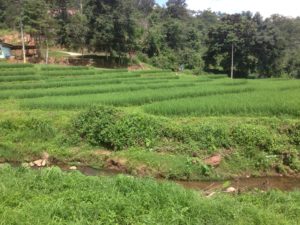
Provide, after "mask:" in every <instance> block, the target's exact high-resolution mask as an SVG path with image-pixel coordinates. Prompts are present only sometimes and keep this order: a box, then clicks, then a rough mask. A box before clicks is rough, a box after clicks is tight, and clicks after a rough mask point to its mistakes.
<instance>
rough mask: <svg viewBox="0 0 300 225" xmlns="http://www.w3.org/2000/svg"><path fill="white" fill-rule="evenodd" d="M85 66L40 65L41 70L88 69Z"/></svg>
mask: <svg viewBox="0 0 300 225" xmlns="http://www.w3.org/2000/svg"><path fill="white" fill-rule="evenodd" d="M88 69H90V68H89V67H87V66H53V65H48V66H47V65H43V66H42V67H41V70H42V71H61V70H88Z"/></svg>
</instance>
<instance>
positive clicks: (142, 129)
mask: <svg viewBox="0 0 300 225" xmlns="http://www.w3.org/2000/svg"><path fill="white" fill-rule="evenodd" d="M112 130H113V135H112V137H111V138H112V139H111V142H112V143H113V145H114V147H115V148H116V149H122V148H126V147H131V146H145V147H150V146H152V145H153V143H154V141H155V140H156V139H157V138H158V137H159V134H160V124H159V122H158V121H157V120H155V119H154V118H153V117H150V116H145V115H139V114H133V115H124V116H123V117H122V118H121V119H120V120H119V121H118V122H117V123H116V124H115V126H114V127H113V129H112Z"/></svg>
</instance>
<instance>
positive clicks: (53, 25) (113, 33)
mask: <svg viewBox="0 0 300 225" xmlns="http://www.w3.org/2000/svg"><path fill="white" fill-rule="evenodd" d="M52 18H53V19H52ZM20 19H21V20H22V21H23V23H24V27H25V30H26V31H27V32H29V33H31V34H32V35H33V36H34V37H35V38H36V39H37V40H40V42H41V44H42V41H43V40H47V41H51V42H52V43H54V44H56V45H58V46H61V47H66V48H70V49H74V50H81V51H83V50H86V51H89V52H93V53H105V54H106V55H107V56H108V57H109V56H118V57H121V56H122V57H127V56H129V57H132V56H137V57H138V58H139V59H140V60H142V61H144V62H147V63H151V64H153V65H155V66H158V67H161V68H168V69H174V70H177V69H178V68H180V67H181V68H182V66H184V67H185V68H186V69H191V70H194V71H203V70H208V71H220V72H225V73H229V72H230V68H231V57H232V52H231V51H232V48H234V75H235V77H246V76H248V75H250V74H257V75H260V76H264V77H266V76H267V77H270V76H280V75H284V74H286V75H290V76H294V77H299V74H300V69H299V64H300V62H299V55H300V18H286V17H283V16H280V15H273V16H271V17H269V18H266V19H264V18H263V17H262V16H261V15H259V14H252V13H251V12H243V13H240V14H234V15H228V14H223V13H215V12H212V11H210V10H206V11H199V12H195V11H191V10H188V9H187V4H186V1H185V0H168V1H167V3H166V6H164V7H161V6H159V5H157V4H156V3H155V0H12V1H5V0H0V28H5V29H16V30H18V29H19V23H20Z"/></svg>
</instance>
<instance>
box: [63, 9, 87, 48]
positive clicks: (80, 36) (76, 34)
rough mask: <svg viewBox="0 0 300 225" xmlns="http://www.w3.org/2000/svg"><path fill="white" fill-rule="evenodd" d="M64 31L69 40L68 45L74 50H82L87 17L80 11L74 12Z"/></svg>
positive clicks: (84, 42) (84, 41)
mask: <svg viewBox="0 0 300 225" xmlns="http://www.w3.org/2000/svg"><path fill="white" fill-rule="evenodd" d="M66 32H67V35H68V39H69V40H70V44H69V46H70V47H71V48H73V49H75V50H79V49H80V50H81V52H82V54H83V50H84V48H85V45H86V34H87V32H88V27H87V18H86V16H85V15H83V14H81V13H76V14H75V15H73V16H72V17H71V18H70V22H69V24H68V25H67V28H66Z"/></svg>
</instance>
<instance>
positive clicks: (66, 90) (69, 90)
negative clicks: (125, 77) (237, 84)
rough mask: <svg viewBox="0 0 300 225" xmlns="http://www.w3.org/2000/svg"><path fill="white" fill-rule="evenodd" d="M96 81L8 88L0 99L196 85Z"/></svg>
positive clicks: (0, 92)
mask: <svg viewBox="0 0 300 225" xmlns="http://www.w3.org/2000/svg"><path fill="white" fill-rule="evenodd" d="M94 85H95V83H93V86H92V85H88V86H78V87H62V88H57V87H56V88H47V89H33V90H26V89H25V90H6V91H0V99H7V98H19V99H22V98H37V97H43V96H69V95H85V94H96V93H110V92H126V91H136V90H144V89H161V88H169V87H189V86H194V85H195V83H193V82H178V81H175V82H170V83H162V84H158V83H151V82H149V81H148V82H147V83H144V84H135V83H132V84H118V85H116V84H112V85H99V86H94Z"/></svg>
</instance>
